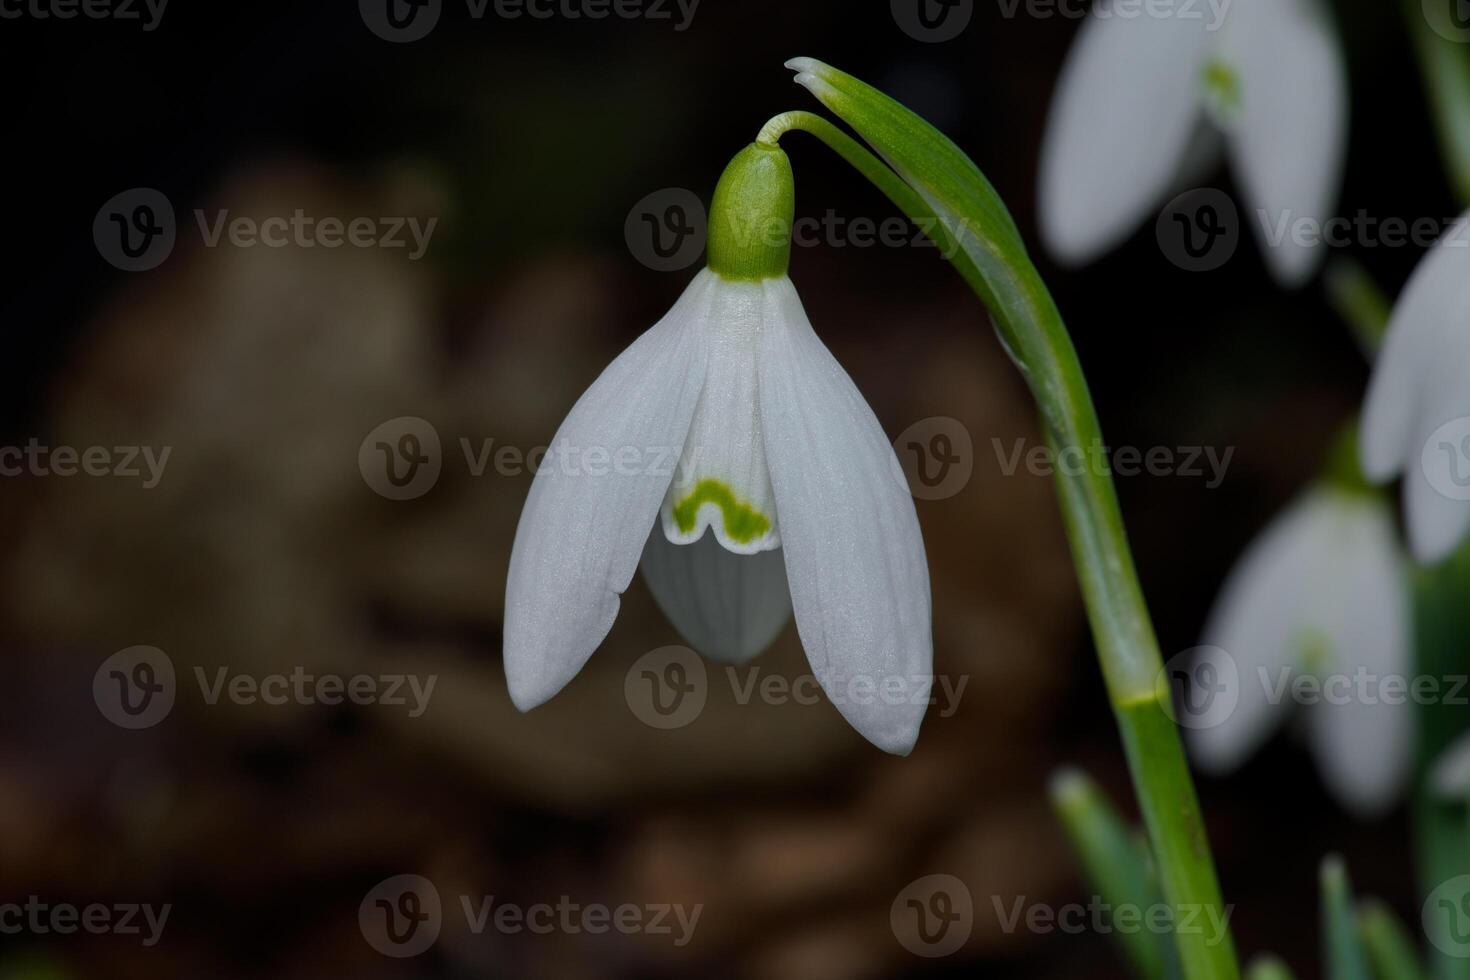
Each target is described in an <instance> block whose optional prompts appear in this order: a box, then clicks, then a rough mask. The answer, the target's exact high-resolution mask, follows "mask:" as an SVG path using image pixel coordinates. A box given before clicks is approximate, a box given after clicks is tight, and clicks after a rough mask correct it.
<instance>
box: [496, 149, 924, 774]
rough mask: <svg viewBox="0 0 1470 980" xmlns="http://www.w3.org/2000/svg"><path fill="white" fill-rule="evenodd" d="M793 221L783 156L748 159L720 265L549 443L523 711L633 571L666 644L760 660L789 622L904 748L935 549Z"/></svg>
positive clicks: (609, 618) (843, 699)
mask: <svg viewBox="0 0 1470 980" xmlns="http://www.w3.org/2000/svg"><path fill="white" fill-rule="evenodd" d="M793 210H794V191H793V181H792V175H791V166H790V163H789V162H788V160H787V158H786V155H785V153H783V152H782V151H781V150H780V149H778V148H777V147H776V146H775V145H773V144H763V143H756V144H752V145H751V146H749V147H747V148H746V149H745V150H743V151H742V152H741V153H740V154H739V155H737V156H736V158H735V160H734V161H733V162H732V163H731V164H730V167H729V168H728V169H727V170H726V172H725V174H724V176H723V177H722V178H721V180H720V183H719V186H718V187H717V188H716V191H715V197H714V201H713V204H712V206H711V209H710V233H709V243H708V250H709V267H708V268H706V269H705V270H703V271H702V272H700V273H699V274H698V275H697V276H695V278H694V281H693V282H692V283H691V284H690V286H689V287H688V289H687V290H686V291H685V292H684V294H683V296H682V297H680V299H679V300H678V302H676V303H675V304H674V307H673V309H672V310H670V311H669V313H668V314H667V315H666V316H665V317H664V318H663V319H662V320H660V321H659V322H658V323H657V324H656V325H655V326H654V327H653V328H652V329H650V330H649V331H648V332H647V333H645V334H643V336H641V337H640V338H639V339H638V340H636V341H635V342H634V343H633V345H632V346H630V347H629V348H628V349H627V350H626V351H624V352H623V353H622V354H621V355H620V356H619V357H618V358H617V359H616V360H615V361H613V363H612V364H611V365H609V366H608V368H607V369H606V370H605V371H604V372H603V373H602V376H601V377H600V378H598V379H597V381H596V382H594V383H593V385H592V387H591V388H589V389H588V390H587V392H586V393H585V394H583V395H582V397H581V399H580V400H579V401H578V402H577V404H576V405H575V406H574V407H573V408H572V410H571V413H570V414H569V415H568V416H567V418H566V420H565V421H564V422H563V423H562V425H561V428H560V430H558V432H557V434H556V437H555V439H553V441H552V444H551V449H550V452H549V453H548V454H547V457H546V462H545V463H544V464H543V465H542V466H541V467H540V469H539V471H538V473H537V476H536V478H535V480H534V481H533V484H532V487H531V493H530V496H529V497H528V498H527V500H526V505H525V509H524V510H523V511H522V513H521V521H520V526H519V528H518V529H517V530H516V536H515V544H514V547H513V549H512V551H511V558H510V575H509V581H508V583H507V585H506V602H505V606H506V612H505V670H506V678H507V681H508V683H509V687H510V695H511V698H512V700H513V701H514V702H515V704H516V707H518V708H520V709H521V710H522V711H527V710H530V709H531V708H534V707H536V706H537V705H539V704H541V703H543V702H545V701H546V700H548V699H549V698H551V697H552V696H553V695H555V694H556V693H557V692H558V691H560V690H561V689H562V688H563V687H564V686H565V685H566V684H567V683H568V682H569V681H570V680H571V679H572V678H573V677H574V676H576V674H577V672H578V671H580V670H581V669H582V665H583V664H585V663H586V661H587V659H588V657H590V656H591V654H592V652H593V651H594V650H595V649H596V648H597V647H598V645H599V644H601V643H602V641H603V638H604V637H606V636H607V634H608V631H609V630H610V629H611V628H612V624H613V620H614V619H615V618H616V616H617V613H618V605H619V596H620V595H621V593H622V592H623V591H624V590H625V589H627V587H628V584H629V582H630V581H631V579H632V577H633V572H634V569H635V568H636V567H637V566H638V564H639V560H640V557H642V561H643V568H644V575H645V578H646V579H647V580H648V584H649V586H650V588H651V589H652V591H653V592H654V595H655V596H656V597H657V599H658V601H659V603H660V605H661V606H662V608H663V609H664V610H665V612H666V613H667V614H668V615H669V617H670V619H671V620H672V621H673V622H674V625H675V626H676V627H678V628H679V629H680V630H681V632H682V633H683V634H684V635H685V637H686V638H687V639H688V640H689V641H690V642H691V643H693V644H694V645H695V646H697V647H699V648H701V650H702V652H704V653H706V654H707V655H710V656H713V657H715V658H717V659H721V660H725V661H730V662H743V661H745V660H748V659H750V658H751V657H753V656H755V655H756V654H758V653H760V652H761V650H762V649H763V648H764V647H765V646H766V645H767V644H768V643H770V641H771V640H772V639H774V637H775V635H776V634H777V633H778V632H779V631H780V630H781V628H782V627H783V626H784V625H785V623H786V621H787V619H788V618H789V617H790V615H791V613H792V611H793V609H794V611H795V614H796V628H797V632H798V633H799V635H800V637H801V642H802V645H803V647H804V648H805V649H806V653H807V657H808V660H809V661H810V663H811V668H812V672H813V674H814V676H815V677H816V679H817V681H818V682H819V683H820V684H821V685H822V687H823V689H824V690H825V691H826V693H827V695H828V697H829V698H830V699H831V700H832V701H833V703H834V704H835V705H836V706H837V707H838V710H840V711H841V712H842V713H843V715H844V716H845V717H846V718H847V720H848V721H849V722H850V723H851V724H852V725H853V727H855V728H856V729H857V730H858V731H859V732H861V733H862V734H863V735H864V736H865V737H867V738H868V739H869V740H870V741H872V742H873V743H874V744H875V745H877V746H879V747H880V748H882V749H884V750H886V751H889V752H893V753H897V754H906V753H908V752H909V750H910V749H912V747H913V745H914V741H915V739H917V737H918V732H919V725H920V722H921V721H922V719H923V715H924V707H925V705H926V704H927V701H928V691H929V687H930V685H931V683H932V666H931V664H932V646H931V635H930V602H929V573H928V566H927V563H926V560H925V557H924V542H923V539H922V537H921V536H920V534H919V522H918V516H917V514H916V512H915V510H914V503H913V500H912V498H911V496H910V495H909V492H908V489H907V485H906V483H905V481H904V477H903V473H902V470H901V468H900V466H899V463H898V459H897V457H896V456H895V454H894V451H893V447H892V446H891V445H890V443H889V440H888V438H887V436H885V435H884V434H883V429H882V427H881V426H879V424H878V420H877V419H876V418H875V417H874V416H873V412H872V410H871V409H870V408H869V407H868V404H867V402H866V401H865V400H864V399H863V397H862V395H861V394H860V393H859V392H858V390H857V388H856V387H855V386H854V385H853V383H852V380H851V379H850V378H849V377H848V375H847V373H846V372H845V371H844V370H843V369H842V367H841V365H839V364H838V363H837V361H836V359H834V358H833V356H832V354H831V353H830V352H829V351H828V350H827V348H826V346H825V345H824V344H823V343H822V342H821V340H819V339H818V338H817V335H816V333H815V332H813V330H812V327H811V324H810V322H809V321H808V320H807V316H806V313H805V311H804V310H803V309H802V305H801V300H800V299H799V298H798V297H797V294H796V290H795V288H794V287H793V286H792V284H791V280H790V279H789V278H787V274H786V269H787V262H788V260H789V258H790V249H791V244H790V230H791V222H792V216H793ZM620 458H621V459H622V460H623V461H624V462H625V463H629V464H630V465H625V466H621V467H620V466H618V465H616V464H617V462H618V460H619V459H620ZM593 459H597V460H598V461H599V462H602V463H608V461H609V460H610V461H611V463H610V464H608V465H603V466H598V467H594V466H593V465H592V464H591V462H590V461H591V460H593ZM673 461H677V466H675V465H674V462H673ZM643 464H649V465H643Z"/></svg>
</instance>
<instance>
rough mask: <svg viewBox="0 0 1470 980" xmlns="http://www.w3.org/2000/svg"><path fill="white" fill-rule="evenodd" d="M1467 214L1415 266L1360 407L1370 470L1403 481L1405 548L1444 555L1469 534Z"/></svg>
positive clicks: (1432, 556)
mask: <svg viewBox="0 0 1470 980" xmlns="http://www.w3.org/2000/svg"><path fill="white" fill-rule="evenodd" d="M1467 309H1470V212H1467V213H1466V214H1465V215H1464V216H1462V217H1461V218H1460V220H1459V221H1458V222H1457V223H1456V224H1455V226H1454V227H1453V228H1451V229H1450V231H1449V232H1448V233H1446V234H1445V236H1444V237H1443V238H1442V239H1441V240H1440V241H1439V243H1437V244H1436V245H1435V246H1434V247H1433V248H1432V249H1430V251H1429V253H1428V254H1427V255H1426V256H1425V257H1424V259H1423V260H1422V261H1421V262H1420V263H1419V268H1418V269H1417V270H1415V272H1414V275H1413V277H1412V278H1411V279H1410V280H1409V284H1408V286H1407V287H1406V288H1405V290H1404V293H1403V295H1402V296H1401V297H1400V298H1399V301H1398V303H1397V304H1396V305H1395V307H1394V311H1393V317H1392V319H1391V320H1390V322H1389V329H1388V337H1387V340H1386V341H1385V343H1384V347H1383V353H1382V355H1381V356H1380V357H1379V359H1378V364H1377V367H1376V368H1375V369H1374V372H1373V379H1372V382H1371V383H1370V385H1369V388H1368V397H1367V401H1366V403H1365V407H1364V409H1363V433H1362V446H1361V451H1362V456H1363V468H1364V472H1366V473H1367V475H1368V476H1369V477H1370V478H1371V479H1373V480H1375V481H1378V482H1386V481H1388V480H1391V479H1393V478H1394V477H1396V476H1398V475H1400V474H1402V475H1403V477H1404V510H1405V517H1406V520H1407V524H1408V532H1409V544H1410V546H1411V547H1412V549H1413V552H1414V556H1415V557H1416V558H1418V559H1419V560H1420V561H1423V562H1438V561H1441V560H1443V559H1444V558H1446V557H1448V556H1449V555H1450V554H1451V552H1453V551H1454V550H1455V548H1456V546H1457V545H1458V544H1459V543H1460V542H1461V541H1462V540H1463V539H1464V538H1465V534H1466V531H1467V530H1470V375H1467V374H1466V371H1465V365H1466V364H1467V363H1470V323H1467V322H1466V321H1465V311H1466V310H1467Z"/></svg>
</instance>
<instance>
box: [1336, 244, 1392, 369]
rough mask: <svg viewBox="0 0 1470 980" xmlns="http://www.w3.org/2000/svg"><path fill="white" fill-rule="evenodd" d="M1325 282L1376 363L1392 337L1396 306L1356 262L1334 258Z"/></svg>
mask: <svg viewBox="0 0 1470 980" xmlns="http://www.w3.org/2000/svg"><path fill="white" fill-rule="evenodd" d="M1323 282H1324V283H1325V284H1326V288H1327V301H1328V302H1329V303H1331V304H1332V308H1333V309H1334V310H1335V311H1336V312H1337V315H1338V316H1339V317H1340V318H1341V319H1342V321H1343V322H1344V323H1346V324H1347V326H1348V329H1349V330H1351V331H1352V334H1353V336H1354V337H1355V338H1356V339H1357V341H1358V346H1359V347H1360V348H1362V351H1363V354H1364V355H1365V356H1366V357H1367V358H1368V360H1369V361H1372V360H1373V359H1375V358H1376V357H1377V356H1378V349H1379V348H1380V347H1382V346H1383V338H1384V337H1386V336H1387V335H1388V321H1389V317H1390V316H1391V315H1392V313H1393V304H1392V303H1390V302H1389V299H1388V296H1386V295H1385V294H1384V292H1383V290H1382V289H1380V288H1379V286H1378V283H1376V282H1374V281H1373V277H1372V276H1370V275H1368V270H1367V269H1364V268H1363V266H1362V265H1361V264H1359V263H1358V261H1357V260H1355V259H1350V258H1347V257H1345V256H1336V257H1334V258H1333V259H1332V261H1330V262H1329V263H1328V264H1327V271H1326V273H1325V274H1324V276H1323Z"/></svg>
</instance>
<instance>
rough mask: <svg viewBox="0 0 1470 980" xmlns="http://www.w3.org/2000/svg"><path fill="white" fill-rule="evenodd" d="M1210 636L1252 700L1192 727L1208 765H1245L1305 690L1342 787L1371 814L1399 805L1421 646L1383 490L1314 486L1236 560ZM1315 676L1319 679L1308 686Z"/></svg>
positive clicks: (1326, 775)
mask: <svg viewBox="0 0 1470 980" xmlns="http://www.w3.org/2000/svg"><path fill="white" fill-rule="evenodd" d="M1204 642H1205V643H1207V644H1210V645H1211V646H1214V647H1218V648H1221V649H1223V650H1225V651H1226V652H1227V653H1228V654H1229V655H1230V656H1231V657H1232V658H1233V660H1234V662H1235V665H1236V667H1237V670H1238V684H1239V692H1238V693H1239V699H1238V702H1236V703H1235V705H1234V709H1233V710H1232V711H1230V712H1228V715H1227V716H1225V717H1222V718H1219V719H1210V721H1211V722H1213V723H1212V724H1209V725H1204V726H1199V727H1194V728H1192V729H1191V730H1189V732H1188V739H1189V746H1190V751H1191V754H1192V755H1193V757H1194V759H1195V761H1196V762H1197V763H1198V765H1199V766H1200V767H1201V768H1202V769H1205V770H1207V771H1210V772H1214V773H1225V772H1229V771H1231V770H1233V769H1235V768H1236V767H1238V766H1239V765H1241V763H1243V762H1244V761H1245V760H1246V759H1247V758H1248V757H1249V756H1250V755H1252V754H1253V753H1254V752H1255V751H1256V750H1257V749H1259V748H1260V747H1261V746H1262V745H1263V744H1265V743H1266V742H1267V741H1268V740H1269V739H1270V738H1271V736H1272V735H1273V734H1274V733H1275V731H1276V730H1277V728H1278V727H1279V726H1280V725H1281V724H1282V722H1284V721H1285V720H1286V718H1287V717H1288V715H1289V714H1290V712H1291V710H1292V708H1293V705H1297V704H1298V702H1301V704H1300V707H1302V708H1303V709H1304V717H1303V718H1302V719H1301V720H1302V723H1303V726H1304V728H1305V731H1306V735H1307V738H1308V741H1309V743H1310V745H1311V749H1312V752H1313V754H1314V755H1315V757H1316V760H1317V765H1318V767H1319V769H1320V770H1321V773H1322V778H1323V781H1324V782H1325V783H1326V785H1327V788H1328V789H1329V791H1331V793H1332V794H1333V796H1335V797H1336V798H1337V799H1338V801H1339V802H1341V803H1342V804H1343V805H1344V806H1345V807H1347V808H1348V809H1349V810H1351V811H1353V812H1354V813H1356V814H1358V815H1360V816H1373V815H1377V814H1380V813H1382V812H1383V811H1384V810H1386V809H1387V808H1388V807H1390V806H1392V805H1393V803H1394V802H1395V801H1396V800H1397V798H1398V796H1399V794H1400V793H1401V792H1402V789H1403V787H1404V785H1405V780H1406V779H1407V778H1408V776H1409V771H1410V767H1411V763H1412V758H1411V757H1412V750H1413V723H1414V722H1413V712H1412V707H1413V706H1412V705H1411V704H1409V703H1408V701H1407V697H1406V696H1405V697H1400V696H1398V694H1395V693H1393V692H1394V689H1396V687H1397V686H1400V682H1403V681H1404V680H1405V676H1406V674H1407V673H1408V672H1409V670H1410V669H1411V660H1412V655H1411V648H1410V629H1409V613H1408V577H1407V562H1406V560H1405V558H1404V556H1403V554H1402V551H1401V549H1400V547H1399V545H1398V542H1397V540H1396V537H1395V533H1394V526H1393V519H1392V515H1391V512H1390V508H1389V507H1388V505H1387V504H1386V503H1385V502H1384V501H1383V500H1382V499H1380V498H1379V497H1378V496H1377V495H1375V494H1373V493H1372V492H1369V491H1365V490H1362V489H1354V488H1349V487H1345V486H1341V485H1333V484H1331V483H1324V484H1322V485H1319V486H1317V487H1314V488H1313V489H1311V490H1309V491H1307V492H1306V493H1305V495H1304V496H1303V497H1302V498H1301V499H1299V500H1298V501H1297V502H1295V503H1294V504H1293V505H1292V506H1291V507H1289V508H1288V509H1287V510H1286V511H1285V512H1284V513H1282V514H1281V515H1279V516H1278V517H1277V518H1276V519H1275V521H1274V522H1273V523H1272V524H1271V526H1270V527H1268V528H1267V529H1266V531H1265V532H1264V533H1263V534H1262V535H1261V536H1260V537H1259V538H1258V539H1257V540H1256V541H1255V542H1254V543H1253V544H1252V545H1251V546H1250V548H1249V549H1247V551H1246V553H1245V554H1244V556H1243V557H1242V558H1241V559H1240V561H1239V562H1238V563H1237V565H1236V567H1235V568H1234V569H1233V570H1232V571H1231V573H1230V575H1229V577H1228V579H1227V580H1226V582H1225V586H1224V589H1223V590H1222V591H1221V594H1220V596H1219V598H1218V599H1217V600H1216V602H1215V607H1214V609H1213V610H1212V611H1211V613H1210V617H1209V621H1208V623H1207V625H1206V628H1205V634H1204ZM1303 677H1310V678H1313V679H1314V681H1315V682H1314V683H1313V684H1311V685H1310V686H1305V685H1304V686H1303V687H1301V688H1300V689H1298V688H1297V686H1296V685H1297V682H1298V680H1299V679H1300V678H1303ZM1299 690H1300V691H1306V692H1308V695H1309V696H1304V695H1303V694H1301V693H1299Z"/></svg>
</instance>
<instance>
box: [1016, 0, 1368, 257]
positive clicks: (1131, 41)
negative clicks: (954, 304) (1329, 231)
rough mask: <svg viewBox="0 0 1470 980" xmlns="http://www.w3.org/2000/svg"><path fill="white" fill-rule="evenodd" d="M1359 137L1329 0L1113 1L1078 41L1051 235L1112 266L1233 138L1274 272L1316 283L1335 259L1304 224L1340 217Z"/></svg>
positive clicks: (1059, 122)
mask: <svg viewBox="0 0 1470 980" xmlns="http://www.w3.org/2000/svg"><path fill="white" fill-rule="evenodd" d="M1347 128H1348V87H1347V74H1346V69H1345V67H1344V64H1343V58H1342V53H1341V47H1340V44H1339V41H1338V38H1337V32H1336V28H1335V26H1334V25H1333V23H1332V21H1331V19H1330V16H1329V15H1328V13H1327V11H1326V10H1325V8H1324V7H1323V5H1322V4H1321V3H1320V2H1319V0H1233V2H1230V3H1227V4H1224V5H1221V6H1220V8H1219V9H1218V10H1215V9H1213V5H1211V9H1209V10H1207V9H1204V6H1203V5H1201V6H1200V7H1194V6H1192V5H1188V7H1187V9H1186V7H1185V6H1179V5H1175V9H1172V10H1170V11H1162V12H1157V13H1150V12H1148V11H1144V12H1143V13H1142V15H1140V14H1138V13H1137V12H1135V13H1134V14H1133V15H1131V16H1129V15H1127V14H1126V13H1124V12H1120V11H1118V10H1116V9H1114V8H1113V7H1110V6H1107V5H1101V6H1100V7H1099V8H1098V10H1097V11H1096V12H1095V13H1094V15H1093V16H1092V17H1091V18H1089V19H1088V21H1087V22H1086V23H1084V24H1083V26H1082V28H1081V32H1080V34H1079V35H1078V37H1077V40H1076V41H1075V42H1074V45H1073V48H1072V51H1071V53H1070V54H1069V55H1068V58H1067V62H1066V65H1065V67H1064V69H1063V71H1062V76H1061V80H1060V82H1059V84H1058V87H1057V92H1056V95H1055V97H1054V101H1053V104H1052V110H1051V115H1050V118H1049V119H1048V122H1047V128H1046V134H1045V138H1044V140H1043V144H1042V151H1041V175H1040V195H1041V197H1040V220H1041V231H1042V237H1043V239H1044V240H1045V241H1046V243H1047V246H1048V248H1049V249H1050V250H1051V251H1052V252H1053V253H1054V254H1055V255H1056V256H1057V257H1058V258H1059V259H1061V260H1063V261H1065V262H1070V263H1075V264H1082V263H1085V262H1089V261H1091V260H1093V259H1095V258H1097V257H1098V256H1100V255H1102V254H1103V253H1104V252H1107V251H1109V250H1111V249H1112V248H1113V247H1115V246H1117V245H1118V244H1120V243H1121V242H1122V241H1123V240H1124V239H1126V238H1127V237H1128V236H1130V235H1131V234H1133V232H1134V231H1136V230H1137V229H1138V228H1139V226H1140V225H1142V224H1143V223H1144V222H1145V221H1146V220H1147V219H1148V218H1149V217H1150V216H1151V215H1153V214H1154V213H1156V212H1157V210H1158V209H1159V208H1160V207H1162V206H1163V204H1164V202H1165V201H1166V200H1167V198H1168V196H1169V195H1170V193H1171V191H1173V190H1178V189H1182V187H1183V186H1187V184H1188V182H1189V181H1191V180H1192V179H1195V175H1196V174H1197V173H1199V172H1201V171H1203V170H1204V169H1205V168H1206V167H1212V166H1213V164H1214V162H1215V161H1216V159H1217V158H1218V156H1219V155H1220V143H1221V137H1222V136H1223V142H1224V144H1225V146H1226V148H1227V150H1228V154H1229V157H1230V161H1231V164H1232V166H1233V168H1234V171H1235V174H1236V177H1237V180H1238V181H1239V184H1240V187H1241V190H1242V192H1243V193H1244V196H1245V198H1246V201H1247V203H1248V204H1249V205H1250V210H1251V212H1252V213H1251V214H1250V215H1249V216H1247V218H1246V220H1247V223H1248V224H1250V225H1251V226H1252V227H1253V228H1254V229H1255V231H1256V236H1257V239H1258V241H1259V242H1260V244H1261V246H1262V248H1263V249H1264V251H1265V255H1266V259H1267V265H1268V267H1269V268H1270V270H1271V272H1272V273H1273V274H1274V275H1275V277H1276V278H1277V279H1278V280H1279V281H1280V282H1281V283H1282V284H1283V285H1287V286H1297V285H1300V284H1302V283H1303V282H1305V281H1306V280H1307V279H1308V278H1310V277H1311V275H1312V273H1313V272H1314V271H1315V270H1316V269H1317V267H1318V265H1319V263H1320V262H1321V260H1322V258H1323V257H1324V254H1325V248H1324V247H1323V246H1322V245H1321V244H1320V243H1318V242H1315V241H1312V240H1311V239H1309V238H1307V237H1305V236H1302V237H1300V238H1298V236H1295V235H1293V234H1292V229H1293V226H1294V224H1295V223H1296V222H1298V221H1300V220H1302V219H1307V220H1311V221H1315V222H1319V223H1320V222H1322V221H1325V220H1326V219H1327V218H1329V217H1331V212H1332V209H1333V207H1334V204H1335V202H1336V200H1337V192H1338V188H1339V185H1340V183H1341V177H1342V169H1343V158H1344V154H1345V150H1346V144H1347ZM1316 227H1319V228H1320V224H1318V225H1317V226H1316Z"/></svg>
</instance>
